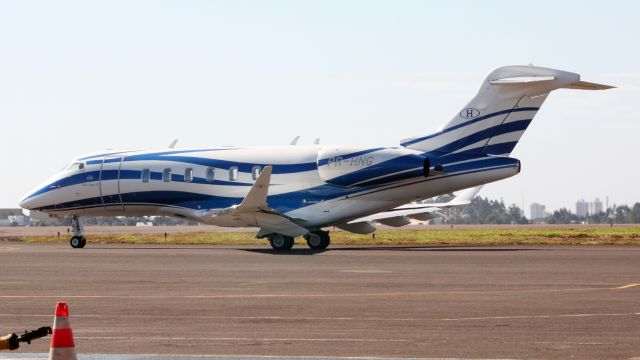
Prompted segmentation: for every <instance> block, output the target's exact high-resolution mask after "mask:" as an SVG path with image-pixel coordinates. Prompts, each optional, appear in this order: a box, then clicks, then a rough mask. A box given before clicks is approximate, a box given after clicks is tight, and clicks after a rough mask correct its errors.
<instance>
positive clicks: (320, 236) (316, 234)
mask: <svg viewBox="0 0 640 360" xmlns="http://www.w3.org/2000/svg"><path fill="white" fill-rule="evenodd" d="M304 239H305V240H307V245H309V247H310V248H311V249H314V250H323V249H326V248H327V246H329V244H330V243H331V237H330V236H329V232H328V231H322V230H318V231H312V232H310V233H308V234H307V235H305V236H304Z"/></svg>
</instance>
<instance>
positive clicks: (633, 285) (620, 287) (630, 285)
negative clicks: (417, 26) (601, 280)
mask: <svg viewBox="0 0 640 360" xmlns="http://www.w3.org/2000/svg"><path fill="white" fill-rule="evenodd" d="M636 286H640V284H627V285H622V286H618V287H615V288H614V289H628V288H632V287H636Z"/></svg>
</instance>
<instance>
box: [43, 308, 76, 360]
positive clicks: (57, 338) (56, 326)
mask: <svg viewBox="0 0 640 360" xmlns="http://www.w3.org/2000/svg"><path fill="white" fill-rule="evenodd" d="M75 346H76V345H75V343H74V341H73V332H72V331H71V323H70V322H69V308H68V307H67V304H66V303H64V302H58V303H57V304H56V315H55V318H54V320H53V334H52V335H51V349H50V350H49V360H78V357H77V356H76V348H75Z"/></svg>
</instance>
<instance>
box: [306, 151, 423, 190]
mask: <svg viewBox="0 0 640 360" xmlns="http://www.w3.org/2000/svg"><path fill="white" fill-rule="evenodd" d="M318 173H319V174H320V178H322V180H324V181H326V182H328V183H330V184H334V185H342V186H365V185H380V184H386V183H390V182H394V181H399V180H404V179H408V178H412V177H417V176H427V175H428V173H429V161H428V159H427V157H425V156H424V155H422V153H420V152H417V151H414V150H410V149H406V148H373V149H372V148H362V147H332V146H326V147H324V148H322V149H321V150H320V151H319V152H318Z"/></svg>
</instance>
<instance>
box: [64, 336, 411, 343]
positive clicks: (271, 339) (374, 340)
mask: <svg viewBox="0 0 640 360" xmlns="http://www.w3.org/2000/svg"><path fill="white" fill-rule="evenodd" d="M74 338H75V339H83V340H163V341H182V340H206V341H315V342H414V341H413V340H406V339H346V338H345V339H337V338H335V339H332V338H329V339H322V338H244V337H186V336H185V337H181V336H178V337H163V336H153V337H138V336H135V337H134V336H75V337H74Z"/></svg>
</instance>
